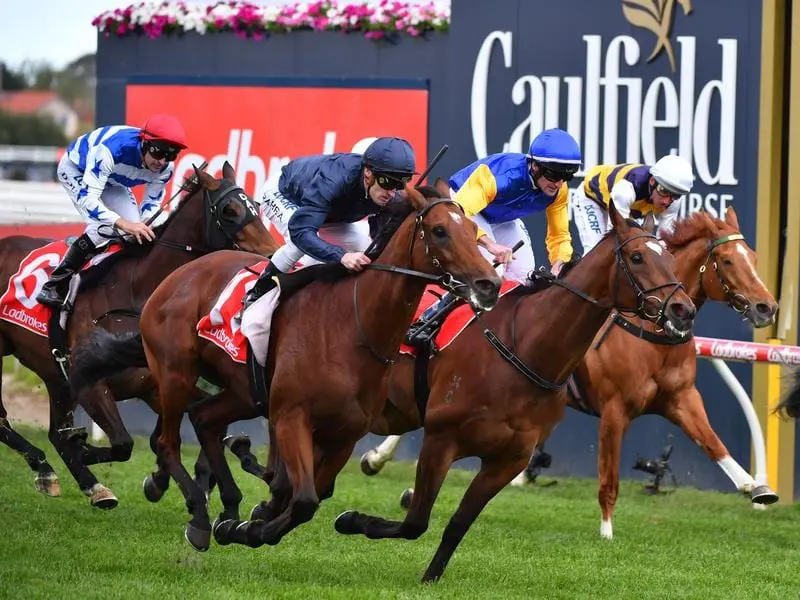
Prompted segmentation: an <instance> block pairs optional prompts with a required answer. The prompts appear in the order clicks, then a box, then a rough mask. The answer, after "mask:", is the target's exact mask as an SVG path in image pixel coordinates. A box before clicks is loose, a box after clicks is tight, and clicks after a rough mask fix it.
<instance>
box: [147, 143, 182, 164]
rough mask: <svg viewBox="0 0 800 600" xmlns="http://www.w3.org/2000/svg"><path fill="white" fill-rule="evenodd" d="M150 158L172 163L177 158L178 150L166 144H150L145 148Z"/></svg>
mask: <svg viewBox="0 0 800 600" xmlns="http://www.w3.org/2000/svg"><path fill="white" fill-rule="evenodd" d="M147 151H148V152H149V153H150V156H152V157H153V158H155V159H156V160H161V159H162V158H163V159H165V160H166V161H167V162H172V161H174V160H175V159H176V158H178V153H179V152H180V150H178V149H177V148H175V147H174V146H170V145H168V144H159V143H158V142H150V143H149V145H148V148H147Z"/></svg>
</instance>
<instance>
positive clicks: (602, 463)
mask: <svg viewBox="0 0 800 600" xmlns="http://www.w3.org/2000/svg"><path fill="white" fill-rule="evenodd" d="M629 423H630V418H629V417H628V415H627V414H626V413H625V408H624V402H623V400H622V398H621V397H620V396H615V397H614V398H612V399H611V401H609V402H608V403H607V404H606V405H605V407H604V408H603V414H602V415H601V417H600V433H599V439H598V447H597V478H598V484H599V485H598V490H597V501H598V502H599V503H600V512H601V517H602V520H601V521H600V535H601V536H602V537H604V538H606V539H609V540H610V539H612V538H613V537H614V531H613V528H612V526H611V518H612V517H613V515H614V505H615V504H616V503H617V495H618V494H619V461H620V453H621V450H622V436H623V435H624V434H625V430H626V429H627V428H628V424H629Z"/></svg>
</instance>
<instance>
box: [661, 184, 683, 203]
mask: <svg viewBox="0 0 800 600" xmlns="http://www.w3.org/2000/svg"><path fill="white" fill-rule="evenodd" d="M656 194H658V195H659V196H662V197H664V198H672V199H673V200H677V199H678V198H680V197H681V196H683V194H681V193H679V192H673V191H672V190H670V189H667V188H666V187H664V186H663V185H661V184H660V183H657V184H656Z"/></svg>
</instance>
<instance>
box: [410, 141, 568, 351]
mask: <svg viewBox="0 0 800 600" xmlns="http://www.w3.org/2000/svg"><path fill="white" fill-rule="evenodd" d="M580 165H581V151H580V148H579V147H578V143H577V142H576V141H575V140H574V139H573V137H572V136H571V135H570V134H569V133H567V132H566V131H564V130H562V129H547V130H545V131H543V132H541V133H540V134H539V135H538V136H536V138H535V139H534V140H533V142H531V145H530V149H529V151H528V153H527V154H522V153H519V152H507V153H502V154H492V155H490V156H487V157H486V158H482V159H480V160H477V161H475V162H474V163H472V164H470V165H469V166H467V167H464V168H463V169H461V170H460V171H458V172H456V173H455V174H454V175H453V176H452V177H451V178H450V189H451V193H450V197H451V198H452V199H453V200H455V201H456V202H457V203H458V204H459V205H461V207H462V208H463V209H464V212H465V214H466V215H467V216H468V217H469V218H471V219H472V220H473V221H475V223H476V224H477V225H478V245H479V246H480V247H481V252H482V253H483V254H484V256H486V258H487V259H488V260H492V261H496V262H499V263H502V264H503V265H505V266H506V270H505V273H504V275H505V277H506V278H508V279H514V280H516V281H520V282H522V283H527V281H528V274H529V273H530V272H531V271H532V270H533V269H534V268H535V267H536V262H535V260H534V256H533V248H532V247H531V239H530V236H529V235H528V231H527V229H526V228H525V225H524V224H523V222H522V218H523V217H527V216H530V215H532V214H534V213H537V212H542V211H544V212H545V215H546V216H547V236H546V238H545V245H546V246H547V253H548V258H549V260H550V268H551V271H552V272H553V273H554V274H558V272H559V271H560V270H561V267H562V266H563V265H564V263H566V262H568V261H569V260H570V259H571V258H572V237H571V236H570V232H569V218H568V214H567V205H568V198H569V189H568V188H567V182H568V181H570V180H571V179H572V177H573V176H574V175H575V173H576V172H577V171H578V169H579V168H580ZM519 241H522V242H524V245H523V246H522V248H520V249H519V250H518V251H517V252H516V254H515V255H514V256H513V257H512V251H511V249H512V247H513V246H514V245H515V244H516V243H517V242H519ZM447 296H448V295H446V296H445V298H447ZM445 298H443V299H442V300H441V301H440V302H439V303H438V304H436V305H434V306H433V307H431V308H430V309H428V310H427V311H426V312H425V313H424V314H423V315H422V317H421V319H420V322H418V323H416V324H415V326H414V327H412V329H414V330H416V329H418V328H419V327H420V326H423V325H424V324H425V322H426V320H427V319H428V318H430V316H431V315H433V314H434V313H435V312H436V311H437V310H438V309H439V308H440V307H441V306H442V303H443V302H445ZM448 301H449V300H448ZM409 341H412V342H413V341H414V334H413V333H411V334H410V335H409Z"/></svg>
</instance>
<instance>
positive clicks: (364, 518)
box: [334, 434, 524, 540]
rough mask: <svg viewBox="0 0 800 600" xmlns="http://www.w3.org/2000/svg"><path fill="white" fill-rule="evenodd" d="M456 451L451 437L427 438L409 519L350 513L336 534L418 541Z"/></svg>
mask: <svg viewBox="0 0 800 600" xmlns="http://www.w3.org/2000/svg"><path fill="white" fill-rule="evenodd" d="M456 451H457V444H456V441H455V439H453V438H452V437H451V436H448V435H443V434H440V435H436V436H425V438H424V439H423V441H422V449H421V450H420V453H419V461H418V462H417V474H416V479H415V484H414V485H415V488H414V496H413V499H412V501H411V506H410V508H409V511H408V513H406V518H405V519H404V520H403V521H392V520H389V519H383V518H381V517H374V516H370V515H366V514H364V513H360V512H357V511H354V510H351V511H346V512H343V513H342V514H340V515H339V516H338V517H337V518H336V522H335V524H334V526H335V528H336V531H338V532H339V533H342V534H345V535H352V534H357V533H359V534H362V535H365V536H367V537H368V538H370V539H380V538H405V539H409V540H415V539H417V538H418V537H419V536H421V535H422V534H423V533H425V531H427V529H428V524H429V522H430V516H431V511H432V510H433V505H434V503H435V502H436V497H437V496H438V495H439V490H440V489H441V487H442V483H444V479H445V477H446V475H447V471H448V469H449V468H450V465H451V464H452V463H453V460H454V458H455V456H456ZM523 466H524V465H523Z"/></svg>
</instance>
